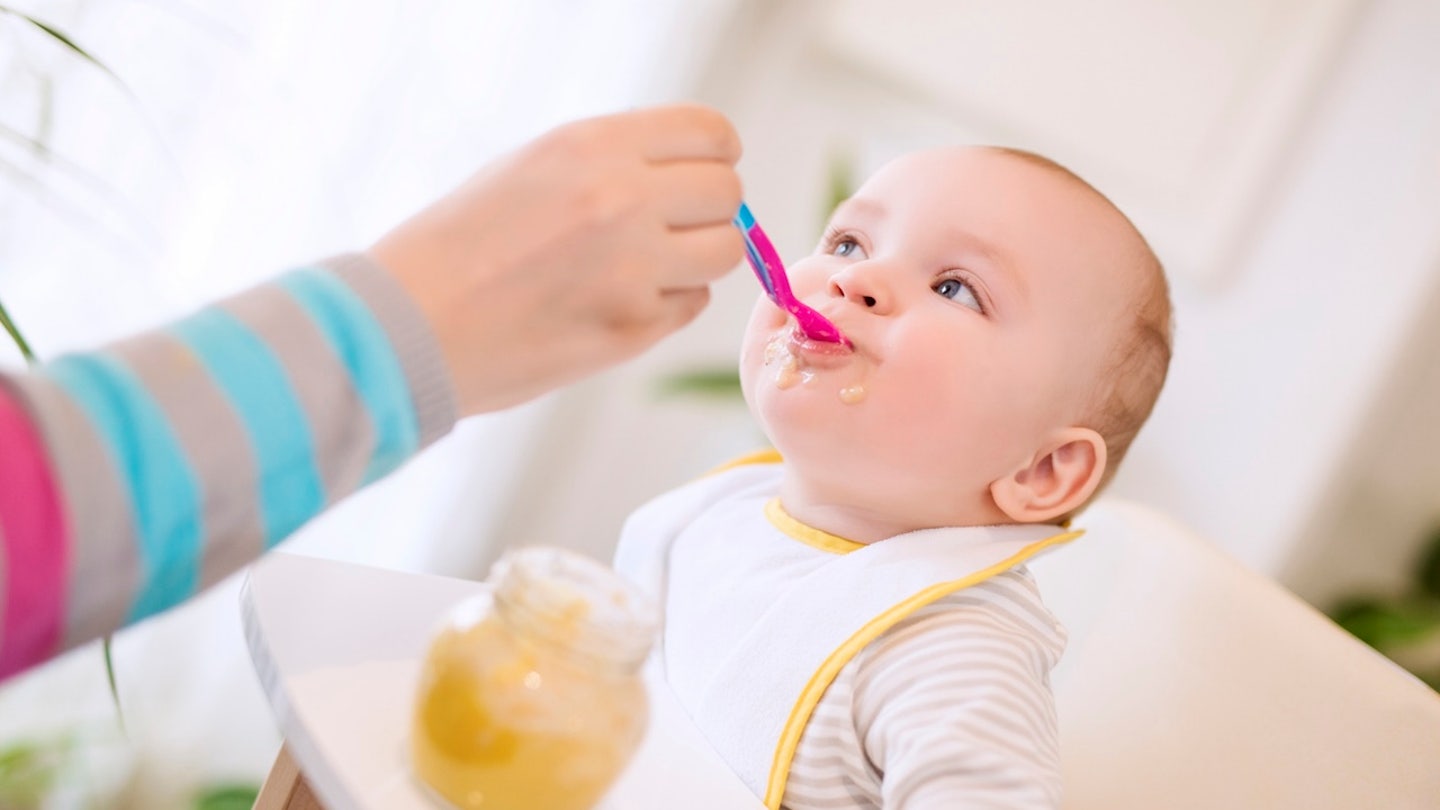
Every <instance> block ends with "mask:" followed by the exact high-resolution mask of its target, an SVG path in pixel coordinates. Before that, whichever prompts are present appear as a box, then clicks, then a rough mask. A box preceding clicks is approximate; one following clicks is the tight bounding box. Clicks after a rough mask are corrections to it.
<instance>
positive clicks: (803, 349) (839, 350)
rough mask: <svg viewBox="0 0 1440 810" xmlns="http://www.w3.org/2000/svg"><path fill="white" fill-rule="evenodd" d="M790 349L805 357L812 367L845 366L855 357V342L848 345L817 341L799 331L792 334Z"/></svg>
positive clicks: (796, 330)
mask: <svg viewBox="0 0 1440 810" xmlns="http://www.w3.org/2000/svg"><path fill="white" fill-rule="evenodd" d="M790 348H791V350H792V351H793V352H795V353H796V354H799V355H803V356H804V357H805V360H806V361H807V362H809V363H810V364H811V365H813V366H818V367H820V368H831V367H834V366H839V365H843V364H845V363H848V362H849V361H850V360H851V359H853V358H854V356H855V346H854V343H853V342H851V343H849V344H846V343H831V342H829V341H825V340H815V339H813V338H807V337H805V336H804V335H802V334H801V333H800V330H799V329H795V330H793V331H792V332H791V333H790Z"/></svg>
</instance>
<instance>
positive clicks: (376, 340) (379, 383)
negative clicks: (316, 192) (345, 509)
mask: <svg viewBox="0 0 1440 810" xmlns="http://www.w3.org/2000/svg"><path fill="white" fill-rule="evenodd" d="M278 283H279V285H280V286H281V287H282V288H283V289H285V290H286V291H287V292H289V293H290V294H291V295H292V296H294V298H295V300H296V301H299V302H300V305H301V306H303V307H304V308H305V310H306V311H307V312H309V313H310V317H311V318H312V319H313V320H314V321H315V324H316V325H317V326H318V327H319V329H320V331H321V333H323V334H324V335H325V339H326V341H327V342H328V343H329V344H330V346H331V348H333V349H334V350H335V354H336V355H337V356H338V357H339V358H340V360H341V362H343V363H344V364H345V367H346V368H347V369H349V371H350V378H351V380H352V381H353V382H354V385H355V390H356V391H357V392H359V394H360V399H361V400H362V401H363V402H364V403H365V407H366V410H367V411H368V412H369V413H370V418H371V420H372V421H373V423H374V427H375V450H374V452H373V453H372V455H371V456H370V463H369V464H368V465H367V467H366V469H365V482H366V483H369V482H370V481H374V480H375V479H377V478H379V477H381V476H383V475H385V474H386V473H388V472H390V471H391V470H393V469H395V468H396V467H398V466H399V465H400V463H401V462H403V461H404V460H405V459H407V458H409V457H410V456H411V455H413V454H414V453H415V451H416V449H417V448H418V447H419V443H420V425H419V421H418V417H417V416H416V414H415V405H414V402H413V400H412V399H411V396H410V387H409V385H408V384H407V383H406V382H405V372H404V370H403V369H402V368H401V366H400V359H399V358H398V357H396V355H395V350H394V349H393V348H392V347H391V346H390V341H389V340H388V339H387V338H386V337H385V332H384V329H383V328H382V327H381V326H380V323H379V322H378V321H377V320H375V316H374V315H372V314H371V313H370V309H369V307H367V306H365V302H364V301H363V300H362V299H361V298H360V296H359V295H357V294H356V293H355V291H354V290H351V289H350V288H349V287H347V286H346V285H345V283H344V282H343V281H341V280H340V279H338V278H336V277H334V276H333V275H331V274H330V273H327V272H325V271H324V270H321V269H318V268H306V269H303V270H297V271H295V272H293V273H289V274H287V275H286V276H284V277H283V278H281V279H280V280H279V282H278Z"/></svg>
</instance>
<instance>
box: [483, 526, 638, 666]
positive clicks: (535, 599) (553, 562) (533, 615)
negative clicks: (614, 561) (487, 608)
mask: <svg viewBox="0 0 1440 810" xmlns="http://www.w3.org/2000/svg"><path fill="white" fill-rule="evenodd" d="M489 581H490V583H491V585H492V593H493V597H494V600H495V606H496V608H497V610H500V611H501V612H503V613H505V614H507V616H508V618H509V619H510V620H511V621H512V622H516V623H519V624H522V625H524V629H525V631H526V632H530V633H534V634H537V635H540V636H543V637H545V638H546V640H548V641H551V642H556V643H558V644H560V645H561V646H563V647H565V648H567V649H569V650H571V651H572V652H574V653H576V654H577V655H579V656H581V657H583V658H584V659H587V660H590V661H593V662H595V663H598V664H602V665H611V666H614V667H618V668H619V669H620V670H622V671H626V672H630V671H634V670H635V669H636V668H638V667H639V666H640V664H641V663H642V662H643V661H644V660H645V658H646V656H647V655H649V653H650V648H651V647H652V646H653V644H654V640H655V636H656V634H657V632H658V629H659V624H660V622H659V613H658V611H657V610H656V608H655V605H654V603H653V601H652V600H651V599H650V598H649V597H648V596H647V595H646V594H645V593H644V592H642V591H641V589H640V588H639V587H637V586H636V585H635V584H633V583H632V582H630V581H629V580H627V579H625V578H624V577H622V576H621V575H620V574H619V573H618V572H616V571H615V570H614V569H612V568H610V567H609V566H607V565H605V564H603V563H601V562H599V561H597V560H595V559H593V558H591V557H587V556H585V555H583V554H580V553H577V552H574V551H569V550H567V549H563V548H557V547H553V546H526V547H522V548H519V549H516V550H514V551H510V552H508V553H506V554H505V555H504V556H503V557H501V558H500V560H499V561H498V562H497V563H495V566H494V567H493V568H492V569H491V572H490V577H489Z"/></svg>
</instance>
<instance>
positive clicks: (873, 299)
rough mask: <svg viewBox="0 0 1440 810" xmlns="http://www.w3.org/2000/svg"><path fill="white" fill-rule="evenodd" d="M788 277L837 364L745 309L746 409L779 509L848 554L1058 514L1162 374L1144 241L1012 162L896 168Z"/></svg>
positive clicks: (966, 151) (1159, 314) (775, 316)
mask: <svg viewBox="0 0 1440 810" xmlns="http://www.w3.org/2000/svg"><path fill="white" fill-rule="evenodd" d="M789 269H790V278H791V284H792V286H793V287H794V290H795V293H796V295H797V296H799V297H800V298H801V299H802V300H804V301H805V302H806V303H808V304H810V305H811V306H813V307H815V308H816V309H817V310H819V311H820V312H821V313H822V314H824V315H825V316H826V317H827V318H829V319H830V320H832V321H833V322H834V323H835V324H836V325H837V326H838V327H839V328H840V330H841V331H842V332H844V333H845V335H846V336H847V337H848V338H850V339H851V341H853V343H854V350H853V351H849V352H847V351H835V347H834V346H833V345H832V344H818V345H816V344H808V343H805V342H803V341H799V340H794V339H792V335H793V332H792V324H793V322H787V318H786V316H785V315H784V313H782V312H781V311H780V310H778V309H776V308H775V307H774V306H772V305H771V304H769V302H768V301H767V300H766V299H764V298H762V299H761V300H760V302H759V303H757V305H756V308H755V311H754V313H753V315H752V317H751V319H750V324H749V326H748V328H747V331H746V338H745V343H744V347H743V349H742V351H741V379H742V382H743V384H744V388H745V394H746V399H747V401H748V402H749V403H750V407H751V409H752V410H753V411H754V413H755V415H756V417H757V418H758V419H759V421H760V423H761V425H762V427H763V428H764V429H765V432H766V434H767V435H768V436H769V437H770V439H771V441H772V442H773V443H774V444H775V446H776V448H777V449H779V450H780V452H781V453H782V454H783V455H784V456H785V458H786V461H787V466H786V480H785V482H784V484H783V485H782V498H783V499H784V500H785V503H786V506H787V507H789V508H790V509H791V511H792V512H796V513H797V515H796V516H797V517H799V518H800V519H802V520H807V519H808V520H809V521H810V522H818V523H820V524H825V525H821V528H827V529H830V530H831V531H836V532H837V533H840V534H845V535H846V536H849V537H852V538H854V539H856V540H860V541H865V542H868V541H871V540H876V539H880V538H882V537H885V536H889V535H891V534H896V533H899V532H901V531H908V530H913V529H919V528H928V527H933V526H965V525H984V524H993V523H1011V522H1021V523H1034V522H1047V521H1048V522H1055V521H1059V520H1062V519H1064V518H1065V517H1068V516H1069V515H1070V514H1072V513H1073V512H1075V511H1076V510H1077V509H1079V508H1080V507H1081V506H1083V505H1084V504H1085V503H1086V502H1087V501H1088V500H1089V499H1090V498H1091V497H1092V496H1093V495H1094V494H1095V493H1096V492H1097V491H1098V490H1099V489H1100V487H1101V486H1103V484H1104V483H1105V482H1106V481H1108V480H1109V478H1110V476H1111V475H1113V473H1114V471H1115V469H1116V467H1117V465H1118V464H1119V461H1120V459H1121V458H1122V457H1123V456H1124V455H1125V452H1126V450H1127V449H1128V448H1129V446H1130V442H1131V440H1132V439H1133V438H1134V437H1135V434H1136V432H1138V431H1139V429H1140V426H1141V425H1142V424H1143V423H1144V421H1145V419H1146V418H1147V417H1148V416H1149V414H1150V410H1151V408H1152V407H1153V406H1154V404H1155V399H1156V397H1157V396H1158V395H1159V393H1160V388H1161V386H1162V384H1163V383H1164V380H1165V374H1166V370H1167V368H1168V366H1169V362H1170V317H1171V316H1170V301H1169V291H1168V286H1167V284H1166V281H1165V276H1164V273H1163V271H1162V269H1161V267H1160V263H1159V261H1158V260H1157V259H1156V257H1155V254H1154V253H1153V252H1152V251H1151V250H1150V248H1149V246H1148V245H1147V244H1146V243H1145V240H1144V238H1142V237H1141V235H1140V234H1139V232H1138V231H1136V230H1135V227H1134V226H1133V225H1132V224H1131V223H1130V221H1129V220H1128V219H1126V217H1125V216H1124V215H1123V214H1122V213H1120V211H1119V209H1117V208H1116V207H1115V206H1114V205H1113V204H1111V203H1110V201H1109V200H1107V199H1106V198H1105V197H1104V196H1103V195H1101V194H1100V193H1099V192H1097V191H1096V190H1095V189H1093V188H1092V187H1090V186H1089V185H1088V184H1087V183H1085V182H1084V181H1083V180H1081V179H1080V178H1078V177H1076V176H1075V175H1073V174H1071V173H1070V172H1069V171H1068V170H1066V169H1064V168H1063V167H1061V166H1059V165H1057V164H1055V163H1053V162H1051V161H1049V160H1047V159H1045V158H1042V157H1039V156H1036V155H1031V154H1029V153H1025V152H1018V151H1014V150H1008V149H997V148H991V147H971V148H948V149H937V150H932V151H926V152H919V153H915V154H911V155H907V156H904V157H901V158H899V159H897V160H895V161H893V162H891V163H889V164H887V165H886V166H885V167H884V168H882V169H881V170H880V171H879V172H878V173H877V174H876V175H875V176H874V177H872V178H871V179H870V180H869V181H868V182H866V183H865V185H864V186H863V187H862V188H861V189H860V190H859V191H858V192H856V194H855V196H853V197H851V198H850V199H849V200H847V201H846V202H845V203H843V204H842V205H841V206H840V207H839V208H838V209H836V211H835V214H834V215H833V217H832V218H831V221H830V227H829V228H828V229H827V232H826V235H825V237H824V238H823V239H822V240H821V243H820V246H819V248H817V249H816V251H815V253H814V254H813V255H811V256H809V257H806V258H805V259H802V260H801V261H798V262H795V263H794V264H793V265H791V266H790V268H789Z"/></svg>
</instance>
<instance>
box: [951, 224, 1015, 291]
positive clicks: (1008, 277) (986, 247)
mask: <svg viewBox="0 0 1440 810" xmlns="http://www.w3.org/2000/svg"><path fill="white" fill-rule="evenodd" d="M944 236H945V241H946V242H951V241H955V242H959V243H961V244H963V245H964V246H965V249H966V251H968V252H971V253H975V254H977V255H979V256H980V257H981V258H982V259H984V260H985V262H986V264H988V265H990V266H992V267H994V268H995V269H996V271H997V273H998V275H1000V276H1001V277H1002V278H1003V279H1004V280H1005V284H1006V286H1009V287H1011V288H1012V289H1014V290H1015V293H1016V295H1017V296H1018V297H1019V298H1020V299H1021V300H1024V299H1026V298H1028V297H1029V294H1030V291H1029V289H1028V288H1027V287H1026V285H1025V278H1024V276H1023V275H1021V273H1020V272H1019V271H1018V270H1017V269H1016V268H1015V263H1014V261H1012V260H1011V258H1010V256H1009V254H1007V253H1006V252H1005V251H1004V250H1002V249H1001V248H1000V247H999V246H998V245H996V244H995V243H993V242H991V241H989V240H987V239H985V238H984V237H982V236H980V235H979V234H976V233H975V232H973V231H969V230H966V229H964V228H961V227H958V226H953V225H952V226H950V227H948V228H946V229H945V231H944Z"/></svg>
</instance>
